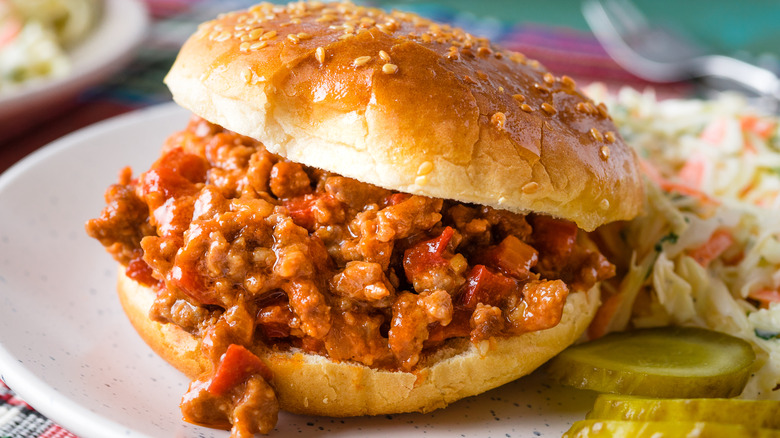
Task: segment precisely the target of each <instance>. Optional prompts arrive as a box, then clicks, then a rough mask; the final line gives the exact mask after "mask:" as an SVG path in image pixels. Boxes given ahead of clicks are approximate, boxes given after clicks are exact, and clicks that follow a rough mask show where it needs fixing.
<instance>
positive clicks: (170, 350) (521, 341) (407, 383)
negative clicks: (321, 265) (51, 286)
mask: <svg viewBox="0 0 780 438" xmlns="http://www.w3.org/2000/svg"><path fill="white" fill-rule="evenodd" d="M119 272H120V274H119V281H118V290H119V298H120V301H121V303H122V307H123V308H124V310H125V312H126V313H127V315H128V317H129V319H130V321H131V323H132V324H133V326H134V327H135V328H136V330H137V331H138V333H139V334H140V335H141V337H142V338H143V339H144V340H145V341H146V343H148V344H149V345H150V346H151V347H152V349H153V350H154V351H155V352H156V353H157V354H159V355H160V356H161V357H162V358H164V359H165V360H166V361H168V362H169V363H170V364H172V365H173V366H174V367H176V368H177V369H178V370H179V371H181V372H183V373H184V374H186V375H187V376H188V377H190V378H192V379H194V378H196V377H197V376H199V375H200V374H201V372H203V371H204V370H206V369H207V368H206V367H207V366H209V365H208V363H207V361H205V360H204V358H203V357H202V355H201V353H200V343H199V342H200V341H199V340H198V339H197V338H195V337H193V336H192V335H190V334H188V333H186V332H185V331H183V330H182V329H181V328H179V327H177V326H174V325H173V324H160V323H158V322H154V321H152V320H151V319H149V317H148V314H149V308H150V307H151V305H152V302H153V300H154V296H155V295H154V291H153V290H152V289H151V288H149V287H146V286H143V285H141V284H139V283H137V282H135V281H133V280H132V279H130V278H129V277H127V276H125V275H124V274H123V272H124V269H121V268H120V271H119ZM598 304H599V288H598V286H595V287H593V288H592V289H591V290H589V291H587V292H576V293H571V294H569V296H568V298H567V300H566V305H565V307H564V310H563V317H562V318H561V322H560V323H559V324H558V325H556V326H555V327H553V328H551V329H547V330H541V331H536V332H531V333H525V334H523V335H519V336H513V337H510V338H497V339H493V341H492V344H490V348H489V350H488V351H487V353H486V354H484V355H483V354H481V353H480V351H479V349H478V347H477V346H475V345H473V344H471V343H470V342H469V341H468V339H459V340H455V341H453V342H450V343H449V344H447V346H445V347H444V348H442V349H440V350H439V351H438V352H437V354H436V355H435V356H432V357H427V358H425V359H424V362H423V363H421V364H420V365H419V367H418V369H417V371H415V372H413V373H409V372H403V371H385V370H379V369H373V368H369V367H367V366H364V365H362V364H357V363H348V362H334V361H331V360H329V359H327V358H325V357H322V356H317V355H313V354H308V353H305V352H302V351H297V350H292V351H284V352H282V351H274V350H269V349H267V348H265V347H263V346H262V345H255V347H254V352H255V354H257V355H258V357H260V358H262V359H263V361H264V362H265V363H266V364H267V365H268V367H269V368H270V369H271V370H272V371H273V375H274V378H273V384H274V389H275V391H276V395H277V398H278V400H279V406H280V407H281V408H282V409H284V410H286V411H288V412H293V413H299V414H310V415H326V416H332V417H347V416H355V415H378V414H389V413H401V412H429V411H432V410H434V409H438V408H442V407H445V406H447V405H448V404H450V403H452V402H454V401H456V400H459V399H461V398H463V397H468V396H471V395H476V394H481V393H483V392H485V391H487V390H489V389H492V388H495V387H498V386H501V385H503V384H505V383H507V382H510V381H513V380H515V379H517V378H519V377H521V376H524V375H526V374H529V373H530V372H532V371H533V370H535V369H536V368H537V367H539V366H540V365H541V364H543V363H544V362H546V361H547V360H549V359H550V358H551V357H553V356H554V355H556V354H558V353H559V352H560V351H561V350H563V349H564V348H566V347H567V346H569V345H570V344H572V343H573V342H574V341H575V340H577V339H578V338H579V337H580V335H581V334H582V333H583V331H584V330H585V328H586V327H587V326H588V324H589V323H590V321H591V319H593V316H594V314H595V312H596V307H597V306H598ZM485 342H487V341H485ZM519 352H522V360H518V353H519Z"/></svg>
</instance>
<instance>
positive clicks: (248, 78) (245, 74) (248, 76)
mask: <svg viewBox="0 0 780 438" xmlns="http://www.w3.org/2000/svg"><path fill="white" fill-rule="evenodd" d="M241 79H243V80H244V83H246V84H248V83H249V81H251V80H252V70H249V69H246V70H244V71H242V72H241Z"/></svg>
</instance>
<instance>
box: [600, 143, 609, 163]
mask: <svg viewBox="0 0 780 438" xmlns="http://www.w3.org/2000/svg"><path fill="white" fill-rule="evenodd" d="M599 157H601V159H602V160H604V161H607V160H608V159H609V146H606V145H604V146H602V147H601V148H600V149H599Z"/></svg>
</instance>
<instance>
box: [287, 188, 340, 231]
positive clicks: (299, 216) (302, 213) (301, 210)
mask: <svg viewBox="0 0 780 438" xmlns="http://www.w3.org/2000/svg"><path fill="white" fill-rule="evenodd" d="M320 200H321V201H322V202H324V203H325V205H326V206H328V207H329V208H330V207H337V206H338V204H339V200H338V199H336V198H334V197H333V196H331V195H330V194H307V195H303V196H298V197H296V198H290V199H287V200H285V201H283V204H284V206H285V207H287V210H288V211H289V212H290V217H291V218H292V220H293V222H295V225H298V226H301V227H303V228H306V229H307V230H309V231H312V230H313V229H314V226H315V225H316V224H317V217H316V215H315V211H314V210H315V208H316V204H317V201H320Z"/></svg>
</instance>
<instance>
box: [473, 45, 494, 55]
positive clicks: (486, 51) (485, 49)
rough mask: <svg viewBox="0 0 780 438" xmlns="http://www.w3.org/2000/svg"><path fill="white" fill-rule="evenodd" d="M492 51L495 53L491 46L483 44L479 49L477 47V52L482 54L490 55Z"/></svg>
mask: <svg viewBox="0 0 780 438" xmlns="http://www.w3.org/2000/svg"><path fill="white" fill-rule="evenodd" d="M492 53H493V51H492V50H490V48H489V47H484V46H482V47H480V48H479V49H477V54H478V55H480V56H488V55H490V54H492Z"/></svg>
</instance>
